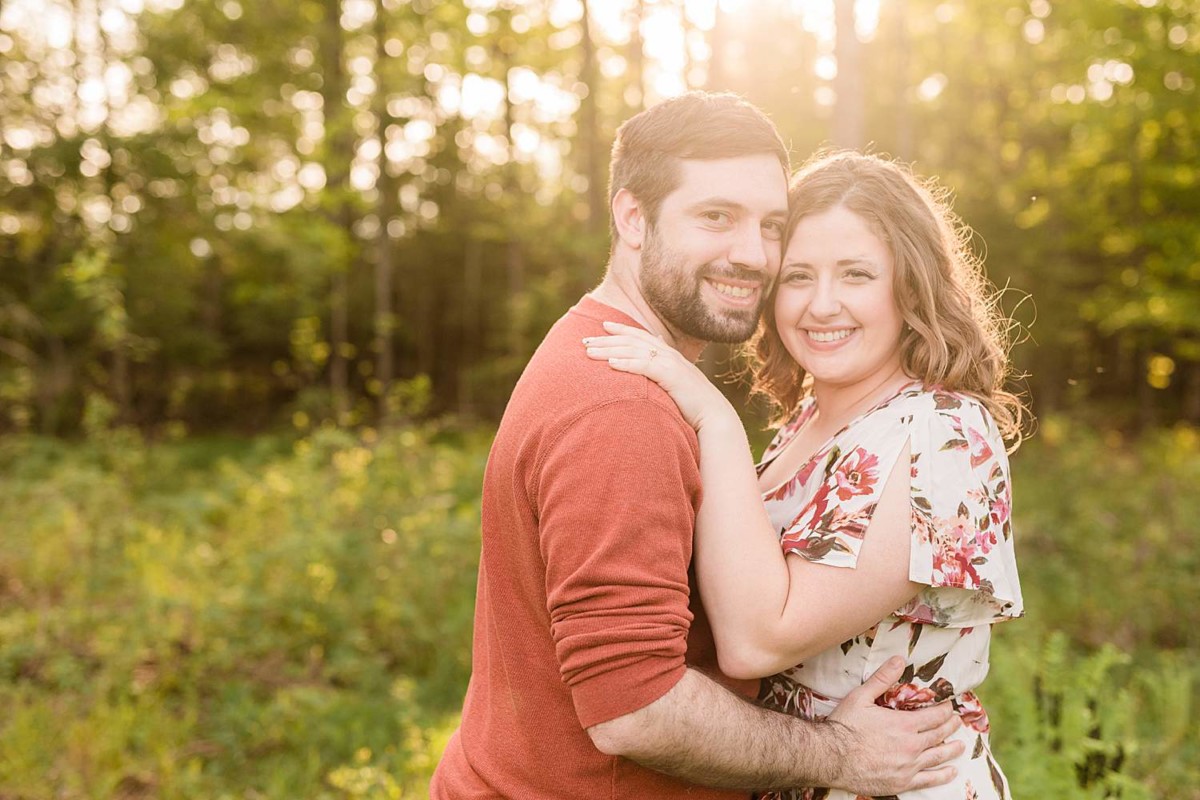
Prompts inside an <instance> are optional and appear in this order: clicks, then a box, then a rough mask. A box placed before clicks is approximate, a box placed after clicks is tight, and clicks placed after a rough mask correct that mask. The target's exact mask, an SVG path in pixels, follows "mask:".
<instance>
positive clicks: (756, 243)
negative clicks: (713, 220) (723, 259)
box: [729, 223, 771, 272]
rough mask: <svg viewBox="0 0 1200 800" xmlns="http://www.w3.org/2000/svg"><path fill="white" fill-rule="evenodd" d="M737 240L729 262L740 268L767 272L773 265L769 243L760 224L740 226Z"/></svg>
mask: <svg viewBox="0 0 1200 800" xmlns="http://www.w3.org/2000/svg"><path fill="white" fill-rule="evenodd" d="M736 235H737V238H736V239H735V241H734V243H733V247H732V249H731V250H730V252H729V260H730V261H731V262H732V263H734V264H736V265H737V266H740V267H745V268H746V269H752V270H754V271H756V272H766V270H767V268H768V267H769V266H770V265H771V257H770V253H769V252H768V245H767V242H766V241H764V239H763V235H762V230H761V228H760V226H759V225H758V223H753V224H750V223H747V224H745V225H740V226H738V230H737V234H736Z"/></svg>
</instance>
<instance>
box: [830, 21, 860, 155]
mask: <svg viewBox="0 0 1200 800" xmlns="http://www.w3.org/2000/svg"><path fill="white" fill-rule="evenodd" d="M834 10H835V14H836V20H837V41H836V44H835V47H836V48H837V49H836V51H835V52H836V56H837V77H836V78H835V79H834V82H833V88H834V92H835V93H836V94H837V105H836V106H835V107H834V113H833V143H834V144H835V145H836V146H838V147H849V148H856V149H857V148H861V147H862V146H863V144H864V141H863V81H862V53H861V50H862V45H861V43H860V42H859V41H858V34H857V33H855V31H854V0H834Z"/></svg>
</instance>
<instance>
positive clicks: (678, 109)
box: [608, 92, 790, 246]
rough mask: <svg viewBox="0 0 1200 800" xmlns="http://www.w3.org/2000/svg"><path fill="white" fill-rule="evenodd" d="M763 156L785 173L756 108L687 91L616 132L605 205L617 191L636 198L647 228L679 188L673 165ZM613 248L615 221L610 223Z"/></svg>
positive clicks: (782, 156) (730, 97)
mask: <svg viewBox="0 0 1200 800" xmlns="http://www.w3.org/2000/svg"><path fill="white" fill-rule="evenodd" d="M760 153H769V154H771V155H774V156H775V157H776V158H778V159H779V163H780V164H781V165H782V166H783V171H784V174H787V173H788V172H789V171H790V166H789V162H788V151H787V147H786V146H785V145H784V143H783V139H781V138H780V137H779V131H777V130H775V126H774V125H773V124H772V123H771V121H770V120H769V119H767V117H766V115H765V114H763V112H762V111H759V110H758V108H756V107H755V106H753V105H751V104H750V103H748V102H746V101H745V100H743V99H742V98H741V97H738V96H737V95H735V94H729V93H720V94H716V93H712V92H688V93H687V94H683V95H680V96H678V97H672V98H671V99H669V100H664V101H663V102H661V103H658V104H656V105H653V106H651V107H650V108H648V109H646V110H645V111H642V112H640V113H638V114H636V115H634V116H633V117H630V118H629V119H628V120H626V121H625V123H624V124H623V125H622V126H621V127H620V128H618V129H617V138H616V141H614V142H613V147H612V161H611V162H610V164H609V184H608V202H609V209H610V213H611V208H612V199H613V197H615V196H616V194H617V192H618V191H620V190H621V189H625V190H627V191H629V193H630V194H632V195H633V196H634V197H636V198H637V201H638V203H639V204H640V205H641V207H642V210H643V212H644V215H645V217H646V220H647V221H648V222H650V223H651V224H653V223H654V222H655V221H656V220H657V219H658V210H659V207H660V206H661V205H662V201H663V198H665V197H666V196H667V195H668V194H670V193H671V192H672V191H674V189H675V187H677V186H678V185H679V181H680V177H679V161H680V160H681V159H697V160H701V161H709V160H713V159H718V158H737V157H739V156H749V155H758V154H760ZM610 227H611V231H612V239H613V244H614V246H615V245H616V241H617V229H616V223H615V221H612V220H610Z"/></svg>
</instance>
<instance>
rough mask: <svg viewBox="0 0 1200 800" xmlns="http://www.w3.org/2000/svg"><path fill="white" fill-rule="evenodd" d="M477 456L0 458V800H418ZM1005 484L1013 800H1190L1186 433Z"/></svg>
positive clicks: (468, 560)
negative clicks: (1013, 574) (1019, 602)
mask: <svg viewBox="0 0 1200 800" xmlns="http://www.w3.org/2000/svg"><path fill="white" fill-rule="evenodd" d="M489 439H490V431H488V430H479V429H469V430H461V429H459V428H456V427H454V426H452V425H450V424H448V423H434V424H424V425H419V426H410V427H404V428H401V429H398V430H394V431H389V432H388V433H386V435H380V434H377V433H375V432H373V431H359V432H354V433H349V432H344V431H335V430H321V431H318V432H316V433H314V434H312V435H310V436H307V437H305V438H302V439H298V440H297V439H295V438H293V437H287V436H263V437H259V438H256V439H251V440H245V439H179V440H164V441H158V442H154V443H147V442H146V441H144V440H143V439H142V438H141V437H139V436H138V435H136V434H134V433H131V432H128V431H115V432H113V431H109V432H96V433H94V434H93V435H92V436H91V437H89V438H88V439H87V440H86V441H76V442H64V441H60V440H51V439H41V438H28V437H8V438H3V439H0V798H3V800H17V799H18V798H21V799H23V800H35V799H36V800H41V799H42V798H46V799H47V800H49V798H56V799H59V800H72V799H73V798H89V799H90V798H120V799H121V800H134V799H135V798H164V800H165V799H167V798H171V799H174V798H180V799H182V798H189V799H190V798H230V799H231V800H232V799H233V798H239V799H241V798H287V799H288V800H293V799H294V798H379V799H380V800H382V799H383V798H396V797H423V796H424V795H425V787H426V783H427V780H428V776H429V774H430V772H431V771H432V768H433V765H434V763H435V762H436V759H437V757H438V755H439V754H440V752H441V749H442V747H443V746H444V742H445V738H446V737H447V736H448V734H449V732H450V731H451V730H452V729H453V728H454V726H455V724H456V714H457V711H458V707H459V703H460V700H461V693H462V690H463V688H464V686H465V681H466V677H467V675H468V674H469V668H470V630H471V612H472V606H473V593H474V587H475V570H476V564H477V559H478V511H479V509H478V490H479V485H480V477H481V474H482V470H483V465H484V462H485V460H486V456H487V446H488V443H489ZM1014 468H1015V471H1016V474H1015V479H1014V484H1015V487H1016V501H1015V506H1016V509H1015V516H1016V525H1017V528H1016V530H1017V536H1018V553H1019V559H1020V563H1021V569H1022V578H1023V584H1024V588H1025V595H1026V604H1027V607H1028V616H1027V617H1026V619H1023V620H1020V621H1017V622H1013V623H1009V624H1006V625H1003V626H1001V627H1000V629H999V630H998V635H997V641H996V643H995V645H994V647H993V670H992V675H991V677H990V678H989V679H988V681H987V683H986V684H985V686H984V690H983V691H982V692H981V695H982V696H983V699H984V701H985V703H987V704H988V705H989V707H990V710H991V712H992V720H993V741H994V743H995V745H996V749H997V751H998V753H999V755H1000V757H1001V758H1002V763H1003V765H1004V767H1005V769H1006V771H1007V772H1008V774H1009V777H1010V779H1011V781H1012V783H1013V788H1014V796H1015V797H1018V798H1030V797H1054V798H1103V797H1117V796H1120V797H1122V798H1139V797H1156V798H1172V800H1176V799H1177V798H1185V799H1186V798H1200V734H1198V733H1197V726H1196V725H1195V723H1194V722H1193V717H1194V715H1195V714H1196V713H1197V711H1198V710H1200V709H1198V708H1197V699H1196V697H1197V696H1196V692H1197V683H1198V680H1200V666H1198V662H1197V656H1198V655H1200V583H1198V582H1197V580H1196V575H1197V572H1198V569H1197V566H1198V564H1197V561H1198V559H1200V554H1198V552H1197V544H1198V542H1197V540H1198V539H1200V532H1198V528H1200V524H1198V523H1197V520H1198V519H1200V497H1197V492H1196V491H1195V487H1196V486H1198V485H1200V437H1198V436H1197V433H1196V432H1195V431H1194V430H1192V429H1187V428H1184V429H1178V430H1174V431H1164V432H1161V433H1158V434H1155V435H1152V436H1147V437H1145V438H1143V439H1141V440H1139V441H1126V440H1122V439H1121V438H1120V437H1118V436H1117V435H1115V434H1097V433H1094V432H1089V431H1084V430H1080V429H1075V428H1072V427H1071V426H1068V425H1066V424H1064V423H1063V422H1062V421H1059V420H1054V419H1051V420H1046V421H1044V422H1043V424H1042V428H1041V431H1040V432H1039V434H1038V436H1037V437H1036V438H1035V440H1034V441H1033V442H1031V443H1030V444H1028V445H1027V446H1026V448H1024V449H1023V450H1022V451H1021V452H1020V453H1018V454H1017V456H1016V457H1015V458H1014Z"/></svg>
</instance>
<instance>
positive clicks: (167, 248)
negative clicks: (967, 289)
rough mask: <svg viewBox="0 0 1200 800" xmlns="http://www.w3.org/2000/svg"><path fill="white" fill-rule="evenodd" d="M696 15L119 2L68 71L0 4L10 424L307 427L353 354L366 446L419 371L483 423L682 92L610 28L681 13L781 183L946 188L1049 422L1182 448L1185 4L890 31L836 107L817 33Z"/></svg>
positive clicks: (1092, 7)
mask: <svg viewBox="0 0 1200 800" xmlns="http://www.w3.org/2000/svg"><path fill="white" fill-rule="evenodd" d="M706 5H707V6H709V7H711V6H713V4H712V3H708V4H705V3H691V4H690V9H691V13H690V15H689V14H683V13H682V12H683V11H685V10H686V9H685V4H684V3H683V2H682V0H656V2H648V0H637V2H633V0H628V1H627V2H625V3H623V4H622V7H623V8H625V13H624V17H623V19H622V20H621V21H618V20H617V16H619V15H621V14H622V12H621V11H620V10H618V11H617V13H616V14H613V12H612V11H605V12H604V17H603V19H604V20H606V21H605V22H604V23H603V24H602V23H601V6H602V4H599V3H593V4H592V6H591V7H592V10H593V16H594V17H595V18H594V19H593V20H592V24H591V25H584V24H583V20H581V19H580V18H578V17H576V16H575V14H577V13H580V10H581V8H582V4H572V3H566V4H563V3H547V2H540V1H539V2H532V0H529V1H528V2H526V1H522V2H506V3H499V4H497V3H487V4H482V5H481V4H480V3H477V2H464V0H446V1H445V2H436V3H435V2H432V1H431V0H411V1H409V2H391V1H390V0H378V1H377V2H359V3H330V2H324V1H323V0H289V2H281V0H260V1H259V2H256V3H254V8H253V11H251V9H250V7H249V5H248V4H246V3H242V2H226V0H189V2H185V3H164V4H159V5H157V6H155V5H150V6H148V7H147V8H146V9H143V10H141V11H138V12H134V11H132V10H127V9H134V8H140V6H141V4H138V3H132V4H124V5H121V4H118V5H117V6H113V7H112V8H111V9H108V10H107V11H106V12H105V13H106V14H107V15H108V16H107V17H106V21H105V24H104V26H102V27H103V29H104V30H105V31H106V34H105V36H97V37H68V38H67V39H65V40H64V41H63V42H60V43H57V44H48V42H49V41H50V40H51V39H57V38H61V37H57V36H51V37H49V39H48V38H47V36H46V35H44V31H42V25H41V24H40V18H38V17H37V13H36V10H35V6H45V7H46V8H47V9H49V11H48V12H47V14H49V15H50V16H49V17H48V18H52V19H56V20H58V21H59V22H58V23H56V25H58V28H56V30H57V29H59V28H61V29H64V30H65V29H68V28H69V29H84V28H86V29H88V30H91V29H94V28H96V27H97V25H98V23H97V22H96V21H93V20H92V19H91V15H92V14H93V13H98V12H94V10H91V9H90V7H87V6H79V5H78V4H73V3H71V2H68V0H44V2H42V3H41V4H30V3H25V4H21V3H15V4H8V5H6V6H5V13H4V15H3V20H0V57H2V58H3V60H4V63H5V69H4V70H0V427H2V428H3V429H4V430H20V431H26V430H33V431H39V432H42V433H54V434H74V433H77V432H78V431H79V429H80V424H81V419H82V414H83V412H84V409H85V407H86V403H87V398H88V397H89V396H90V395H101V396H103V397H105V398H107V399H108V400H110V401H111V402H113V403H114V404H115V406H116V409H117V413H116V415H115V419H116V421H118V422H122V423H135V424H138V425H139V426H141V427H142V428H143V429H144V430H151V429H153V428H154V427H155V426H157V425H160V424H163V423H164V421H165V422H181V423H184V424H185V425H187V426H188V428H189V429H191V430H213V429H224V430H230V429H236V430H241V431H253V430H263V429H269V428H270V427H271V426H272V425H275V424H278V423H279V422H281V421H284V420H286V419H287V418H288V417H290V416H291V414H292V413H294V412H296V411H300V412H303V413H305V414H306V415H307V416H308V418H309V420H310V423H311V424H316V423H317V422H318V421H319V420H321V419H325V418H327V417H329V416H330V414H331V412H332V411H333V410H334V409H337V410H338V411H339V412H343V411H344V409H343V408H342V407H341V404H340V403H339V400H340V398H341V397H342V394H343V393H342V388H343V387H341V386H340V385H339V386H337V387H334V386H332V384H333V383H336V382H340V381H342V379H341V378H335V376H336V375H340V374H341V372H340V370H339V369H336V368H339V367H341V366H343V364H342V363H341V359H345V364H344V366H345V367H346V370H345V374H346V377H345V379H344V383H345V387H344V388H345V390H346V393H347V394H349V395H350V396H351V398H350V402H349V404H348V405H350V406H353V409H352V411H351V412H350V413H349V414H348V415H347V418H348V419H349V420H350V421H352V422H353V421H364V420H375V419H378V418H381V417H386V416H387V413H388V411H387V409H388V403H387V402H383V403H380V402H378V401H379V399H380V395H383V394H387V393H388V392H389V391H390V390H389V388H388V387H384V386H382V383H384V382H391V381H395V380H400V379H411V378H414V377H416V376H420V375H424V376H428V378H429V380H430V390H431V391H430V395H429V401H430V403H429V408H430V409H431V410H432V411H434V412H440V411H447V410H451V411H455V412H460V413H467V414H476V415H481V416H487V417H496V416H498V415H499V412H500V411H501V410H502V408H503V405H504V401H505V398H506V397H507V394H508V391H509V389H510V388H511V387H512V385H513V383H514V381H515V379H516V377H517V375H518V374H519V372H520V369H521V367H522V365H523V364H524V363H525V361H526V360H527V358H528V355H529V353H530V351H531V350H532V348H533V347H534V346H535V343H536V342H537V341H538V339H539V338H540V336H541V334H542V333H543V332H544V331H545V330H546V329H547V328H548V326H549V325H550V324H551V323H552V322H553V320H554V319H555V318H557V316H558V315H559V314H560V313H561V311H562V310H563V309H564V308H565V307H566V306H568V305H569V304H570V303H572V302H574V301H575V300H576V299H577V298H578V297H579V295H580V294H582V293H583V292H584V291H586V290H587V289H588V288H590V287H591V286H593V285H595V283H596V282H597V280H598V279H599V277H600V275H601V271H602V265H603V263H604V259H605V253H606V246H607V241H606V227H607V225H606V222H607V213H606V209H605V203H604V197H605V192H604V190H603V187H604V184H605V175H604V173H605V167H606V163H607V157H608V150H609V144H610V143H611V141H612V137H613V133H614V131H615V129H616V128H617V126H618V125H619V124H620V123H621V122H622V121H623V120H624V119H625V118H627V117H628V116H630V115H631V114H632V113H634V112H636V111H637V110H639V109H640V108H641V107H642V106H643V105H644V104H645V103H647V102H650V101H653V100H655V99H657V90H656V88H655V87H657V86H662V85H665V84H666V83H669V82H670V78H671V77H672V75H671V72H672V70H673V68H674V66H675V65H672V64H671V63H670V62H672V61H673V60H675V58H674V57H673V56H671V55H669V54H668V53H666V52H665V51H666V50H669V48H668V47H666V46H665V42H663V41H657V42H652V41H646V42H643V41H642V39H641V38H640V37H639V36H635V35H632V34H633V30H632V29H633V27H634V26H635V25H636V24H637V23H636V19H637V18H639V17H642V18H643V20H644V21H645V22H646V23H647V25H646V27H647V30H658V31H661V30H663V28H664V26H663V21H664V20H669V19H670V18H671V17H672V15H679V16H678V17H677V18H678V20H679V25H680V28H679V30H678V31H676V32H677V33H679V34H681V35H680V36H679V37H678V38H679V40H680V41H684V42H686V44H687V52H686V54H685V53H682V52H681V53H679V57H680V58H682V59H683V60H684V61H685V62H686V64H684V65H683V70H684V72H685V73H686V74H684V75H683V77H684V78H685V79H686V84H687V86H688V87H691V88H708V89H716V90H726V89H727V90H733V91H736V92H739V93H742V94H744V95H746V96H747V97H748V98H750V99H751V100H753V101H755V102H757V103H758V104H760V105H761V106H762V107H763V108H764V109H766V110H767V111H768V112H769V113H770V114H771V116H772V118H773V119H774V120H775V121H776V122H777V124H778V125H779V127H780V129H781V132H782V134H783V136H784V139H785V141H788V142H789V143H790V144H791V145H792V147H793V155H794V158H795V159H796V160H797V161H799V160H802V159H804V158H805V157H807V155H808V154H809V153H810V152H812V151H813V150H815V149H817V148H819V147H821V146H823V145H826V144H829V143H830V140H831V139H832V138H833V133H834V131H835V130H836V129H837V128H838V126H837V125H836V121H837V120H838V118H839V117H840V116H843V115H847V114H851V113H855V112H856V110H861V111H862V117H863V121H864V126H865V137H866V139H865V141H864V142H863V143H861V144H864V145H866V146H868V147H869V148H870V149H873V150H875V151H878V152H884V153H889V154H892V155H894V156H896V157H897V158H900V159H902V160H905V161H911V162H913V163H914V166H915V168H916V170H917V171H918V172H919V173H921V174H924V175H928V176H937V177H938V178H939V179H940V182H941V183H942V184H944V185H946V186H947V187H949V188H951V189H952V190H953V191H954V192H955V196H956V208H957V210H958V212H959V213H960V214H961V216H962V217H963V218H964V219H965V220H966V221H967V222H968V223H970V224H971V225H972V226H973V227H974V229H975V230H976V231H978V233H979V238H978V239H977V243H978V244H979V245H980V248H981V249H986V251H987V254H988V269H989V274H990V275H991V277H992V279H993V280H994V282H995V283H997V284H998V285H1002V286H1011V287H1012V288H1013V289H1014V290H1015V291H1013V292H1011V293H1010V296H1009V298H1008V299H1006V306H1008V307H1009V308H1010V309H1011V308H1012V307H1013V306H1015V305H1017V304H1018V301H1019V300H1020V299H1021V298H1024V297H1026V296H1027V295H1031V296H1032V302H1025V303H1024V304H1023V305H1021V307H1020V309H1019V312H1018V316H1020V318H1021V321H1022V322H1023V323H1025V324H1027V325H1028V326H1029V327H1030V334H1031V336H1032V338H1031V339H1029V341H1028V342H1027V343H1026V344H1025V345H1023V346H1021V347H1019V348H1018V350H1017V356H1018V357H1017V361H1018V363H1019V365H1020V367H1021V368H1022V369H1023V370H1026V371H1028V372H1029V373H1031V377H1030V379H1029V380H1030V384H1031V386H1032V388H1033V390H1034V391H1033V397H1034V399H1035V401H1036V402H1037V404H1038V405H1039V412H1045V411H1047V410H1062V409H1071V410H1076V409H1084V410H1085V411H1086V412H1087V413H1090V414H1092V415H1094V416H1095V417H1096V418H1099V419H1101V420H1102V421H1103V422H1104V424H1106V425H1109V424H1112V423H1113V422H1114V421H1115V422H1116V423H1118V424H1119V425H1121V426H1122V427H1124V428H1126V429H1131V428H1135V427H1139V428H1150V427H1153V425H1154V424H1162V423H1165V422H1169V421H1172V420H1179V419H1182V420H1188V421H1191V422H1192V423H1197V422H1200V325H1198V323H1197V320H1200V293H1198V292H1197V291H1196V286H1197V278H1198V277H1200V261H1197V259H1196V256H1195V254H1196V252H1197V244H1198V241H1200V239H1198V230H1200V227H1198V224H1197V220H1198V218H1200V200H1198V198H1200V193H1198V192H1197V191H1196V184H1197V180H1198V178H1200V172H1198V171H1197V168H1196V167H1195V164H1196V163H1198V162H1197V135H1196V131H1197V128H1198V127H1200V116H1198V112H1197V109H1198V108H1200V104H1197V103H1196V102H1195V94H1196V78H1195V76H1194V75H1193V74H1191V72H1189V65H1190V64H1192V63H1194V61H1195V59H1196V56H1197V50H1198V49H1200V36H1198V35H1197V33H1196V31H1197V30H1200V3H1198V2H1197V0H1160V1H1158V2H1151V1H1150V0H1145V2H1134V1H1133V0H1103V1H1102V2H1097V1H1096V0H1031V2H1027V3H1026V2H1023V3H1017V2H997V3H984V2H963V1H962V0H956V1H955V2H946V1H945V0H894V2H887V3H881V4H877V5H878V13H879V19H878V25H877V26H875V28H874V32H873V33H872V34H871V35H870V36H869V37H867V38H868V39H869V41H863V42H861V43H860V53H859V55H860V56H861V58H858V59H851V58H847V59H844V60H843V63H842V65H841V69H839V70H838V72H839V73H844V74H848V73H850V72H851V71H856V72H857V73H858V77H859V78H860V80H859V81H857V82H850V83H855V84H857V85H859V86H861V90H860V91H846V92H843V91H842V89H841V87H840V85H839V83H838V80H839V79H838V78H831V77H830V75H831V73H832V70H831V69H830V68H831V67H832V66H833V64H832V63H831V62H830V61H829V60H828V59H829V57H830V55H833V56H837V55H838V54H837V53H832V54H831V53H830V49H831V44H832V43H831V41H830V40H829V39H828V37H826V38H824V39H822V38H821V34H819V33H818V32H817V31H816V28H818V27H820V25H819V24H818V25H815V26H814V24H812V23H814V16H819V14H816V12H817V11H818V10H819V9H818V8H817V6H819V5H820V4H815V5H814V4H811V3H810V4H803V3H800V4H798V3H792V2H785V0H762V1H761V2H755V3H752V4H750V5H749V6H747V8H746V9H744V10H742V11H739V12H737V13H736V14H735V13H732V12H721V11H717V10H716V9H713V10H714V13H715V15H716V16H715V18H714V19H712V20H709V21H706V22H704V23H701V22H700V21H699V17H700V16H703V14H701V13H699V12H700V9H701V7H702V6H706ZM751 6H752V8H751ZM801 7H804V8H803V9H802V8H801ZM604 8H609V6H608V5H604ZM339 10H341V12H342V13H341V14H340V15H339V13H338V12H339ZM647 15H648V16H647ZM651 18H652V19H651ZM817 22H819V20H818V21H817ZM710 23H711V24H710ZM666 27H668V28H669V27H670V25H669V23H668V24H667V26H666ZM868 27H869V26H868ZM117 31H120V32H119V33H118V32H117ZM643 45H644V46H643ZM851 64H855V65H857V66H853V67H852V66H851ZM122 75H124V76H126V78H127V80H125V79H122V78H121V77H120V76H122ZM110 84H111V86H110ZM101 85H105V86H109V90H108V91H107V92H105V93H104V94H105V97H104V100H103V103H98V102H97V101H96V98H95V97H93V95H95V94H96V91H98V88H97V87H99V86H101ZM85 87H86V90H84V89H85ZM679 88H682V87H679ZM835 89H836V94H837V96H836V97H835V96H834V90H835ZM81 90H82V96H81V95H80V92H81ZM109 93H111V95H112V96H111V97H110V96H109ZM88 97H91V98H92V99H91V100H90V101H88V102H84V101H83V100H84V98H88ZM837 144H847V143H846V142H837ZM377 268H378V270H377ZM377 272H378V274H376V273H377ZM380 275H390V276H391V280H384V281H378V280H377V279H378V278H379V277H380ZM381 300H384V301H386V302H384V303H382V304H381V305H377V303H379V301H381ZM343 305H344V307H345V312H346V313H345V331H344V332H343V331H342V326H341V325H339V324H334V317H335V316H338V315H337V314H335V310H337V309H341V308H342V307H343ZM379 332H383V333H382V335H381V336H380V337H379V338H376V334H377V333H379ZM1035 344H1036V347H1035V346H1034V345H1035ZM381 351H382V352H381ZM384 352H387V353H390V355H391V356H392V357H391V358H389V359H384V358H383V354H384ZM384 363H386V364H388V365H390V366H387V367H385V366H383V364H384ZM381 372H382V373H384V374H383V375H380V374H379V373H381ZM1131 387H1135V388H1134V390H1133V391H1130V389H1131Z"/></svg>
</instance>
